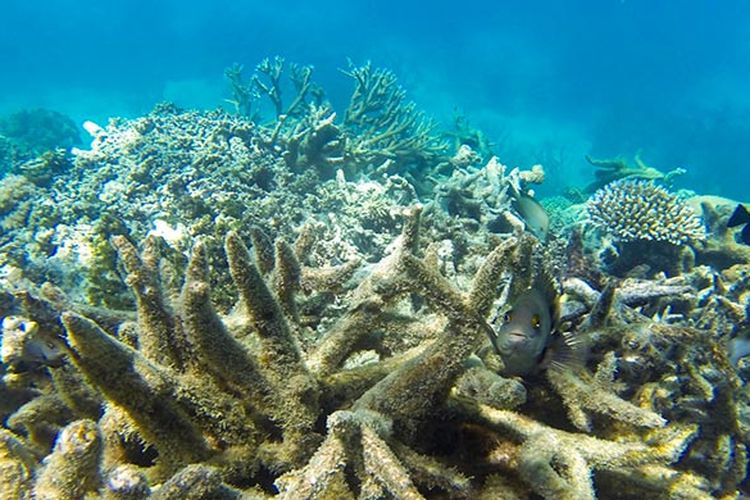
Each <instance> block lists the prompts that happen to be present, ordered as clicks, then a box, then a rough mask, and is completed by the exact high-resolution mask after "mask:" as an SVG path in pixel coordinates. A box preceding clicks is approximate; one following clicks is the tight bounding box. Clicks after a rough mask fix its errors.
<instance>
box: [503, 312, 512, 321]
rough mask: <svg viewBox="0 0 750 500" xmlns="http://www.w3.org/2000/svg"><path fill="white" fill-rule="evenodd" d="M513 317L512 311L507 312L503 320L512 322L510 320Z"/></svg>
mask: <svg viewBox="0 0 750 500" xmlns="http://www.w3.org/2000/svg"><path fill="white" fill-rule="evenodd" d="M512 319H513V316H511V314H510V313H505V315H504V316H503V322H504V323H510V321H511V320H512Z"/></svg>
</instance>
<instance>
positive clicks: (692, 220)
mask: <svg viewBox="0 0 750 500" xmlns="http://www.w3.org/2000/svg"><path fill="white" fill-rule="evenodd" d="M586 206H587V208H588V213H589V217H590V219H591V221H592V222H593V223H594V224H595V225H596V226H597V227H599V228H601V229H603V230H604V231H605V232H608V233H610V234H612V235H613V236H614V237H615V238H617V239H618V240H621V241H626V242H627V241H635V240H647V241H664V242H668V243H671V244H673V245H683V244H685V243H689V242H691V241H696V240H702V239H704V238H705V230H704V228H703V223H702V221H701V219H700V217H699V216H698V215H696V214H695V212H694V211H693V209H692V208H691V207H690V206H689V205H687V204H686V203H684V202H683V201H682V200H680V198H679V197H678V196H677V195H675V194H673V193H670V192H669V191H667V190H666V189H664V188H663V187H661V186H658V185H657V184H655V183H653V182H647V181H640V180H620V181H616V182H612V183H610V184H608V185H607V186H605V187H604V188H602V189H600V190H599V191H597V192H596V193H594V195H593V196H592V197H591V198H590V199H589V201H588V202H587V204H586Z"/></svg>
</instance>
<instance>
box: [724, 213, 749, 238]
mask: <svg viewBox="0 0 750 500" xmlns="http://www.w3.org/2000/svg"><path fill="white" fill-rule="evenodd" d="M743 224H744V227H743V228H742V231H741V232H740V241H741V242H742V243H744V244H745V245H750V212H748V211H747V208H745V206H744V205H742V204H741V203H740V204H738V205H737V208H735V209H734V212H733V213H732V216H731V217H729V221H728V222H727V227H737V226H742V225H743Z"/></svg>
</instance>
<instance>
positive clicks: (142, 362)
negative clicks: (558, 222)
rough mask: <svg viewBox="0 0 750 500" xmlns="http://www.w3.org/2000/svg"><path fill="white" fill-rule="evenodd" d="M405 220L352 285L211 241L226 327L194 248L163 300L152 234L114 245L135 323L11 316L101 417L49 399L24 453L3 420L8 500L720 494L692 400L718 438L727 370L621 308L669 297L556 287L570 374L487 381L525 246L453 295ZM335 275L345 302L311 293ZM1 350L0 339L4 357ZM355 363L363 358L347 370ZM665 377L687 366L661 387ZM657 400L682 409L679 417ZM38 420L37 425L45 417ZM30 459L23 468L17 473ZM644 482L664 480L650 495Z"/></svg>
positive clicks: (708, 434) (732, 397) (710, 438)
mask: <svg viewBox="0 0 750 500" xmlns="http://www.w3.org/2000/svg"><path fill="white" fill-rule="evenodd" d="M420 212H421V211H420V209H419V208H418V207H416V208H413V209H411V210H408V211H406V212H405V213H404V214H403V215H402V217H403V223H402V231H401V235H400V236H399V237H398V238H397V239H396V241H395V242H394V245H393V246H392V249H391V251H390V253H389V254H388V255H387V256H385V257H384V258H383V259H381V260H380V261H379V262H378V263H377V264H374V265H368V266H363V265H362V264H361V263H360V264H359V265H358V266H355V267H358V268H359V272H358V274H357V273H356V272H355V273H354V274H352V271H351V270H349V269H348V267H351V265H350V264H345V265H344V268H342V270H336V271H335V272H334V271H327V272H328V273H330V274H328V276H330V278H328V279H326V280H308V281H307V282H306V285H305V287H302V286H301V283H302V281H303V280H304V276H305V275H306V273H324V270H323V269H320V268H315V267H310V266H309V265H308V264H306V263H307V262H309V261H308V260H307V259H308V258H309V254H308V253H307V250H308V249H309V248H310V247H309V245H308V244H307V243H305V241H306V240H307V239H308V238H309V236H303V237H302V239H301V240H299V241H298V242H297V244H295V245H289V244H287V243H285V242H284V240H282V239H277V240H276V241H275V242H274V243H271V242H270V241H268V240H267V239H266V238H264V237H263V236H262V235H261V233H260V232H256V233H255V235H256V236H255V238H253V241H254V242H256V243H255V244H254V245H253V249H254V252H255V258H253V256H252V254H251V253H250V252H249V250H248V248H247V247H246V246H245V242H244V241H242V238H241V236H240V235H239V234H237V233H229V234H228V235H227V237H226V238H225V245H224V246H225V252H226V256H227V259H228V262H229V271H230V273H231V280H232V282H233V283H234V286H236V287H237V290H238V297H239V302H238V307H237V308H236V309H235V310H234V311H233V312H231V313H230V314H222V313H220V312H217V311H216V310H215V309H214V308H213V307H212V306H211V302H212V300H211V288H210V286H209V281H208V278H209V276H210V275H209V272H208V269H209V267H210V260H211V259H210V258H209V255H208V252H209V247H208V246H207V245H205V244H204V243H203V242H200V241H198V242H196V243H195V244H194V246H193V249H192V252H191V257H190V261H189V264H188V266H187V270H186V275H185V277H184V279H183V280H182V281H183V286H182V292H181V293H180V294H170V293H167V289H165V287H164V285H163V283H162V282H161V279H160V275H159V273H158V272H155V270H156V269H157V268H158V263H159V261H160V260H161V257H160V255H159V251H160V248H159V246H158V245H155V244H154V242H153V241H152V240H153V238H152V239H151V240H147V241H146V242H144V244H143V245H142V248H141V250H140V251H138V250H136V248H135V247H134V246H133V245H132V244H131V243H129V242H127V240H125V239H124V238H114V239H113V240H112V242H113V244H114V246H115V248H116V249H117V252H118V255H119V259H120V260H121V262H122V263H123V264H124V267H125V270H126V271H127V277H126V282H127V284H128V286H129V287H130V288H131V290H132V291H133V293H134V294H135V297H136V301H135V304H136V310H137V321H136V322H133V321H132V320H130V319H127V318H125V317H123V319H122V321H121V322H120V323H119V324H118V323H117V322H116V321H115V323H114V324H111V323H108V324H107V325H106V329H105V325H98V324H97V323H96V322H95V321H92V320H91V319H89V318H86V317H85V316H84V315H82V312H70V311H69V309H70V308H71V307H74V306H73V304H71V303H70V302H69V301H67V300H65V299H64V298H63V297H60V296H59V295H56V294H55V293H53V292H52V291H51V290H48V292H47V295H46V297H47V298H43V297H37V298H34V299H33V300H32V298H31V297H29V298H27V299H26V300H25V301H24V303H23V304H21V303H19V304H18V306H17V312H18V313H19V314H21V315H24V314H26V315H28V316H30V317H32V318H33V317H34V316H36V320H37V321H39V324H40V325H42V324H51V323H50V317H52V318H54V317H59V318H60V320H61V321H62V325H63V327H64V330H59V333H58V334H56V336H55V337H56V338H59V339H60V340H61V341H62V345H61V347H62V348H63V351H64V352H65V353H66V354H65V365H64V366H65V367H67V368H66V369H67V370H70V369H71V368H74V369H75V370H74V373H77V374H78V375H79V376H80V375H82V376H83V377H84V379H85V381H86V382H85V384H84V385H85V386H86V387H87V390H88V391H89V392H92V393H94V394H96V395H98V396H97V397H98V398H99V401H103V402H104V403H103V404H102V411H101V413H99V414H95V415H92V416H89V417H86V418H85V419H81V418H80V417H77V415H80V411H81V410H80V409H76V408H79V407H81V405H78V406H76V405H75V404H74V403H75V402H76V401H80V400H81V398H84V397H90V396H86V395H85V394H83V393H80V392H79V393H75V392H73V393H71V392H70V391H68V392H65V393H64V394H67V396H66V398H65V399H63V400H58V402H57V403H55V404H57V405H58V408H59V409H58V410H54V411H56V412H57V414H58V416H57V424H56V427H53V428H51V429H50V432H51V433H52V437H53V439H52V440H49V439H47V440H45V439H42V438H36V441H35V434H34V433H32V432H31V431H30V430H31V429H32V428H39V427H38V424H36V423H34V422H38V421H40V420H39V418H38V417H33V416H31V414H30V413H29V412H28V410H27V411H25V412H20V411H16V416H15V417H14V418H13V419H9V421H10V422H13V423H14V425H13V427H12V429H11V430H5V431H4V432H5V433H6V434H4V435H5V436H6V438H7V439H5V441H3V442H4V443H7V446H6V447H7V449H8V451H6V452H5V455H4V456H5V457H7V458H4V459H3V460H5V461H6V463H7V464H9V465H8V467H7V468H6V469H3V470H7V471H8V473H7V474H10V475H7V476H5V477H4V478H3V479H2V481H0V483H3V482H4V481H6V480H7V481H10V478H15V479H13V480H14V481H15V482H14V483H13V485H14V486H13V488H15V490H13V491H14V492H18V493H19V494H20V495H21V497H23V496H24V495H31V494H32V492H34V494H37V495H41V494H42V493H44V494H47V493H45V492H53V493H50V494H54V495H57V496H58V497H60V498H65V497H71V498H73V497H76V496H80V495H81V494H84V493H86V494H89V495H102V496H112V495H115V493H116V492H138V494H141V495H146V494H148V492H151V494H152V495H153V496H154V497H157V498H158V497H164V498H177V497H179V496H181V495H185V494H197V492H206V493H205V494H212V495H223V496H224V497H227V498H235V497H239V496H242V495H245V496H250V497H253V496H268V495H273V494H278V495H280V496H281V497H283V498H303V497H304V498H329V497H337V498H345V497H355V496H357V495H359V496H361V495H370V496H373V497H382V496H389V495H390V496H396V497H402V498H423V497H431V496H435V495H439V496H448V497H456V498H464V497H472V496H476V497H481V496H482V495H488V494H490V492H492V491H498V489H502V490H503V491H506V492H508V494H512V495H517V496H518V497H519V498H524V497H528V496H529V495H530V494H532V492H533V493H534V494H537V495H540V496H542V497H545V498H593V497H594V495H595V491H598V492H599V493H598V494H599V495H606V494H607V491H609V490H608V489H607V488H616V489H620V488H630V489H632V491H644V492H650V493H652V494H662V495H672V494H681V495H688V496H692V497H700V496H706V495H709V494H713V493H716V492H725V493H726V492H731V491H737V488H738V487H739V484H740V483H741V481H742V480H743V479H744V474H740V473H739V472H738V471H739V470H740V469H741V468H742V467H743V464H745V463H746V462H745V461H743V460H744V458H743V457H745V455H746V450H745V448H744V444H742V443H744V442H746V441H745V435H744V432H746V431H745V430H743V429H742V428H741V427H738V426H737V425H734V426H733V427H723V428H720V427H719V426H716V425H714V424H713V423H712V422H711V421H710V418H708V415H709V414H711V413H710V412H709V410H708V408H710V407H711V405H720V407H721V408H722V415H724V417H722V418H725V419H726V420H725V422H728V421H730V420H731V419H732V418H739V417H738V415H739V408H740V406H741V405H742V404H743V403H742V402H741V401H742V400H741V398H740V396H739V395H738V393H737V388H738V387H739V385H738V383H737V379H736V376H735V378H732V375H731V374H732V373H733V372H732V371H730V370H731V369H732V367H731V365H730V364H729V363H728V362H724V363H723V364H722V363H721V362H719V361H721V359H726V358H721V357H717V356H710V355H701V354H699V353H697V352H695V351H692V350H690V349H684V348H683V349H678V350H677V351H675V348H676V346H678V345H687V341H686V339H688V338H689V339H690V340H691V341H692V342H693V343H695V345H698V344H699V343H701V342H702V343H704V345H708V346H712V347H711V349H713V350H714V352H715V351H716V349H718V348H719V347H718V345H717V344H715V343H713V341H712V340H711V339H710V337H709V336H707V335H706V334H704V333H702V331H701V330H699V329H696V328H691V327H687V326H679V325H673V324H661V323H658V322H657V323H654V322H653V320H649V319H648V318H647V317H645V316H643V315H642V314H640V313H639V312H638V311H637V310H636V309H633V307H638V308H643V307H644V305H648V304H651V303H655V301H659V300H663V298H664V297H674V296H679V295H680V294H681V293H684V292H686V291H687V290H689V287H687V288H686V287H685V285H682V288H680V287H679V286H677V285H663V284H658V283H652V284H650V285H649V286H647V285H646V284H647V283H649V282H644V281H641V282H640V283H627V282H623V283H621V284H620V286H612V287H611V288H610V289H608V291H605V292H599V291H597V290H595V289H592V288H591V287H590V286H589V285H587V284H585V283H579V284H578V285H576V286H574V285H573V284H571V285H569V286H568V289H569V290H570V293H573V291H575V292H576V293H577V295H576V297H578V298H579V300H580V304H581V307H582V312H580V313H578V315H577V316H576V317H572V316H571V318H572V319H569V320H568V322H569V326H568V327H569V328H571V329H572V331H571V332H568V333H569V334H578V335H586V336H587V337H588V338H589V342H590V345H589V349H590V357H589V358H588V362H587V363H585V366H582V365H576V368H572V367H571V368H560V367H559V366H556V367H555V368H554V369H553V368H550V369H549V370H548V371H547V372H546V373H545V376H543V377H541V378H532V379H529V380H527V381H525V383H521V381H519V380H518V379H508V378H504V377H502V376H500V375H498V374H497V373H496V372H495V371H493V370H494V368H492V367H493V366H494V363H495V361H493V354H492V352H491V351H489V350H488V349H487V345H488V340H487V332H488V329H489V328H490V326H489V325H488V324H487V322H486V320H487V318H488V317H489V316H491V315H492V314H493V311H494V309H495V308H496V307H498V298H499V297H500V296H501V295H502V293H501V290H502V289H503V288H504V287H507V286H509V284H508V281H507V280H508V278H509V277H510V279H511V280H512V281H515V282H516V284H515V285H513V284H511V285H510V286H511V287H513V286H515V287H524V286H527V285H526V284H528V283H532V282H533V281H534V278H533V276H532V275H530V274H529V273H534V272H537V271H536V270H535V269H536V268H535V266H534V265H531V263H532V262H534V260H535V259H536V257H530V256H529V254H530V253H532V254H534V253H537V252H541V249H540V248H538V246H539V244H538V243H536V242H535V240H534V239H533V238H532V237H530V236H522V237H521V238H520V239H518V238H516V237H512V236H508V237H505V238H500V239H498V240H497V241H496V242H495V244H494V246H492V247H489V248H486V249H485V250H483V251H482V252H483V253H484V254H485V255H484V257H483V258H480V259H478V260H477V266H476V267H474V268H473V272H472V274H473V276H472V277H471V278H472V279H470V280H467V279H466V278H467V276H465V275H464V276H463V278H464V279H462V280H459V281H456V280H455V277H454V278H452V279H449V278H448V277H446V276H445V275H443V274H441V272H440V270H439V269H440V266H436V264H438V263H439V261H436V260H435V254H434V253H431V252H432V251H431V250H430V248H434V247H433V246H432V245H430V244H429V242H426V241H424V237H425V236H424V235H422V237H420V235H419V233H420V225H421V224H420ZM305 231H309V229H308V230H305ZM305 231H303V232H302V234H305ZM273 248H275V249H276V250H275V251H272V250H271V249H273ZM425 252H426V253H425ZM477 252H480V251H479V249H477ZM539 255H543V253H540V254H539ZM347 266H348V267H347ZM355 276H356V277H355ZM334 277H336V278H334ZM353 278H354V279H355V280H356V281H357V286H356V287H351V286H349V287H343V286H341V283H338V284H337V285H335V286H334V284H333V283H331V282H330V280H334V281H335V280H336V279H338V280H349V279H353ZM569 280H570V278H569ZM571 283H572V282H571ZM323 285H325V288H327V289H333V290H338V292H336V293H338V294H340V295H341V299H342V300H343V304H345V306H344V308H343V309H341V310H340V311H338V312H337V313H334V314H333V315H332V316H331V317H330V318H329V319H328V320H327V321H326V322H325V327H324V329H323V330H320V331H318V332H317V333H315V334H312V332H310V331H309V327H307V326H305V324H304V322H303V321H302V317H303V316H302V315H301V314H300V311H303V310H305V309H306V307H307V305H306V302H307V301H309V300H313V299H312V297H314V294H315V292H316V291H321V290H322V289H321V288H318V287H319V286H323ZM670 286H671V288H670ZM587 287H588V288H587ZM53 297H54V298H55V300H54V301H51V300H50V298H53ZM602 297H604V298H602ZM24 304H25V305H24ZM35 304H36V305H35ZM42 311H46V312H43V313H42ZM113 316H114V315H110V316H104V315H100V316H99V317H100V318H107V317H109V318H112V317H113ZM28 321H32V320H31V319H29V320H28ZM6 328H8V329H10V328H15V327H13V326H12V325H11V324H8V325H7V327H6ZM58 328H59V327H58ZM8 331H10V330H8ZM623 332H624V333H623ZM311 335H312V337H311ZM623 336H624V337H623ZM11 337H12V336H11V335H8V334H7V332H6V335H4V336H3V341H4V347H5V341H6V339H9V338H11ZM399 337H400V338H399ZM621 337H623V338H621ZM60 340H58V342H59V341H60ZM30 341H31V339H30ZM8 349H10V347H8ZM365 351H369V352H371V353H373V355H372V356H373V357H371V358H370V359H369V360H368V358H367V357H364V358H363V357H360V353H363V352H365ZM675 352H678V353H679V354H677V355H675V354H674V353H675ZM29 355H30V354H29V353H27V352H24V351H20V352H19V356H29ZM358 360H359V361H358ZM351 363H354V364H351ZM357 363H362V364H357ZM638 363H641V365H640V366H641V369H640V371H639V370H637V369H636V366H638ZM683 363H688V364H689V366H694V367H695V369H691V370H688V371H686V372H684V373H681V372H680V370H679V369H678V367H679V366H687V365H685V364H683ZM13 366H16V367H18V365H13ZM62 368H63V367H62V366H61V367H54V366H48V367H45V365H44V364H42V365H41V366H39V367H37V368H36V369H34V370H32V371H31V372H29V373H27V374H26V375H24V373H21V372H19V371H18V370H17V369H14V368H13V367H12V366H11V365H8V366H7V367H5V370H6V372H5V374H4V380H5V381H6V384H7V383H11V382H12V384H14V385H15V386H17V387H20V388H22V387H24V386H25V385H26V384H29V383H30V382H31V380H37V382H35V385H36V386H37V387H38V388H39V389H38V390H37V391H36V393H30V394H28V395H27V396H26V400H27V403H26V406H28V405H30V404H32V403H34V402H37V401H39V402H40V403H41V401H44V400H45V398H49V397H52V396H55V395H59V394H63V392H61V391H62V388H63V387H64V385H63V384H64V382H63V378H62V377H61V376H60V375H61V372H60V370H61V369H62ZM635 373H639V374H640V376H639V377H638V378H633V375H632V374H635ZM31 374H34V378H32V379H28V378H26V379H25V377H27V376H30V375H31ZM675 377H676V378H675ZM681 378H684V381H682V382H680V381H679V380H680V379H681ZM79 380H80V379H79ZM717 384H718V385H717ZM712 387H721V388H722V389H720V392H719V393H715V392H713V391H712V390H711V388H712ZM2 390H3V391H7V390H8V389H7V388H6V389H2ZM668 399H675V400H682V401H684V402H685V403H684V404H683V405H682V407H683V408H684V409H685V411H675V408H674V407H672V406H670V405H667V404H666V401H667V400H668ZM688 401H690V403H689V404H690V405H691V406H690V408H691V409H690V410H689V411H688V406H687V405H688V403H687V402H688ZM40 403H37V405H39V404H40ZM100 404H101V403H100ZM48 408H50V409H48ZM51 408H52V407H48V406H44V405H42V406H39V410H37V411H38V412H42V415H46V416H45V417H44V418H48V416H49V415H51V413H49V412H50V411H53V410H52V409H51ZM724 425H725V424H724ZM35 426H36V427H35ZM699 429H700V432H699ZM34 443H35V444H34ZM53 443H54V446H53ZM716 449H722V450H726V460H725V461H723V462H721V463H724V464H726V467H720V466H718V463H719V462H716V461H713V462H710V463H709V462H706V461H705V460H702V459H701V457H704V456H705V454H706V453H708V450H716ZM48 454H49V456H48V458H47V459H46V460H45V462H44V465H40V464H38V463H37V458H29V457H38V456H44V455H48ZM58 456H59V457H60V458H55V457H58ZM63 457H65V458H63ZM55 464H58V465H55ZM63 464H64V465H63ZM105 464H106V465H105ZM191 464H192V465H191ZM63 466H64V467H67V468H69V469H70V471H68V472H66V473H65V477H66V478H78V479H76V480H75V481H73V480H71V481H63V480H61V479H54V478H55V477H57V476H56V475H54V474H53V473H52V472H51V471H52V469H54V470H55V471H57V469H59V468H60V467H63ZM666 476H669V477H671V478H672V479H671V480H670V481H669V482H668V483H663V484H660V483H659V481H658V478H659V477H666ZM6 478H7V479H6ZM500 478H503V479H502V480H501V479H500ZM3 484H4V483H3ZM4 487H6V488H7V487H10V486H4ZM9 491H10V490H9ZM123 494H125V493H123ZM128 494H130V493H128ZM132 494H136V493H132Z"/></svg>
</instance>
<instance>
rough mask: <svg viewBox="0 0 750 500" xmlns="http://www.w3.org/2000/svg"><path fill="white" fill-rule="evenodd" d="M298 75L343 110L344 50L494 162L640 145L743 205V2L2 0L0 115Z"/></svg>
mask: <svg viewBox="0 0 750 500" xmlns="http://www.w3.org/2000/svg"><path fill="white" fill-rule="evenodd" d="M277 54H278V55H281V56H284V57H285V58H286V60H287V61H290V62H291V61H293V62H299V63H304V64H314V65H315V67H316V73H315V74H316V80H317V81H318V82H319V83H320V84H321V85H322V86H323V88H324V89H326V91H327V93H328V96H329V98H330V99H331V100H332V101H333V103H334V105H335V107H336V108H337V109H338V110H339V111H340V112H343V109H344V107H345V105H346V96H347V95H348V92H349V90H350V82H349V81H348V79H347V78H346V77H344V76H343V75H341V74H340V73H339V72H338V69H339V68H345V67H346V64H347V62H346V61H347V57H349V58H351V59H352V60H353V61H354V62H355V63H357V64H360V63H362V62H364V61H366V60H368V59H369V60H372V62H373V64H374V65H376V66H385V67H388V68H390V69H392V70H394V71H395V72H396V73H397V75H398V76H399V78H400V81H401V83H402V84H403V86H404V87H405V88H406V89H407V90H408V91H409V96H410V97H411V98H412V99H414V100H415V101H416V102H417V103H418V105H419V107H420V108H422V109H424V110H425V111H427V112H428V113H429V114H431V115H432V116H434V117H435V118H436V119H438V120H440V121H441V122H444V123H446V124H450V122H451V118H452V116H453V113H454V110H455V108H460V109H461V110H462V111H463V113H464V114H465V115H466V116H467V117H468V119H469V120H470V121H471V123H472V124H474V125H476V126H477V127H479V128H481V129H483V130H484V131H485V132H486V133H487V134H488V136H489V137H490V138H491V139H493V140H495V141H496V143H497V146H496V150H497V151H498V152H499V153H500V156H501V160H502V161H503V162H505V163H511V164H519V165H521V166H526V167H528V166H530V165H531V164H532V163H535V162H538V161H544V160H545V158H549V157H554V158H557V159H558V160H560V161H559V164H558V165H554V166H553V165H552V164H549V162H547V163H548V164H547V169H548V173H549V176H550V177H549V181H548V182H547V183H546V185H545V186H544V189H543V191H544V192H545V193H547V194H550V193H553V192H555V191H556V190H558V189H560V188H562V187H563V186H564V185H570V184H584V183H586V182H588V180H589V177H590V175H591V167H590V166H589V165H588V164H587V163H586V162H585V160H584V158H583V157H584V155H585V154H592V155H594V156H599V157H613V156H618V155H622V156H624V157H627V158H632V157H633V155H635V154H636V153H637V152H639V151H640V153H641V156H642V158H643V159H644V161H646V163H648V164H651V165H653V166H655V167H658V168H660V169H662V170H670V169H671V168H673V167H676V166H682V167H684V168H686V169H687V170H688V174H687V175H685V176H683V177H682V178H680V179H679V181H678V187H686V188H689V189H694V190H696V191H699V192H701V193H711V194H719V195H724V196H729V197H733V198H735V199H739V200H745V201H747V200H750V180H749V179H750V175H749V172H750V167H749V166H748V162H749V161H750V1H743V0H686V1H679V2H678V1H664V0H587V1H583V0H565V1H563V0H560V1H552V0H546V1H536V0H526V1H514V2H509V1H491V0H485V1H472V0H467V1H462V2H455V1H454V2H444V1H441V0H438V1H432V2H416V1H414V2H409V1H405V0H401V1H393V0H379V1H359V2H358V1H345V0H339V1H336V0H314V1H306V2H292V1H273V0H264V1H259V2H258V1H241V0H234V1H231V2H230V1H227V0H212V1H202V2H200V1H190V0H179V1H176V0H168V1H155V0H151V1H143V0H135V1H124V0H108V1H105V2H87V1H81V0H76V1H74V0H46V1H45V0H39V1H28V0H2V2H0V76H1V77H0V114H6V113H9V112H12V111H16V110H19V109H22V108H30V107H46V108H51V109H55V110H58V111H61V112H63V113H66V114H68V115H70V116H71V117H73V118H74V119H75V120H76V121H77V122H79V123H80V122H82V121H83V120H85V119H93V120H95V121H97V122H100V123H106V120H107V118H108V117H110V116H127V117H133V116H138V115H141V114H145V113H147V112H148V111H149V110H150V109H151V108H152V107H153V105H154V104H155V103H157V102H159V101H162V100H171V101H174V102H176V103H177V104H178V105H181V106H184V107H202V108H213V107H216V106H218V105H221V103H222V99H223V98H224V97H226V96H227V95H226V84H225V81H224V78H223V70H224V68H225V67H227V66H229V65H230V64H232V63H234V62H240V63H243V64H245V67H246V68H248V69H252V67H253V66H254V65H255V64H256V63H257V62H258V61H260V59H262V58H263V57H266V56H273V55H277Z"/></svg>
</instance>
